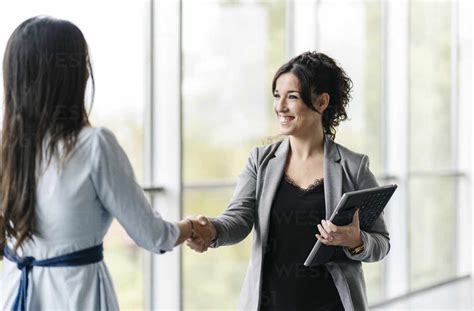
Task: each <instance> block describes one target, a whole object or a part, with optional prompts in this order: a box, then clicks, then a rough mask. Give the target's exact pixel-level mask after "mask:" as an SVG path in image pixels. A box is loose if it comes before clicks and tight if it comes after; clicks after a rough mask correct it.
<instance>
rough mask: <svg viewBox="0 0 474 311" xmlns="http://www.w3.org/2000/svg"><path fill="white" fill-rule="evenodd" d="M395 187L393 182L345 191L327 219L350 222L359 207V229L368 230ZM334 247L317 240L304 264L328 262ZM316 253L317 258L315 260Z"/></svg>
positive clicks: (343, 224)
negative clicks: (391, 183)
mask: <svg viewBox="0 0 474 311" xmlns="http://www.w3.org/2000/svg"><path fill="white" fill-rule="evenodd" d="M396 189H397V185H395V184H393V185H387V186H382V187H375V188H369V189H363V190H357V191H351V192H346V193H344V195H343V196H342V198H341V200H340V201H339V203H338V204H337V206H336V209H335V210H334V212H333V213H332V215H331V217H330V218H329V220H330V221H331V222H332V223H333V224H335V225H337V226H345V225H348V224H350V223H351V222H352V217H353V216H354V213H355V211H356V210H357V208H360V210H359V225H360V229H361V230H363V231H367V232H370V228H371V227H372V226H373V224H374V223H375V221H376V220H377V218H378V217H379V215H380V214H381V213H382V211H383V209H384V208H385V206H386V205H387V203H388V201H389V200H390V198H391V197H392V195H393V193H394V192H395V190H396ZM334 248H335V247H334V246H328V245H324V244H322V243H321V242H320V241H319V240H317V241H316V243H315V244H314V246H313V249H312V250H311V252H310V253H309V255H308V257H307V258H306V261H305V262H304V265H305V266H310V265H311V264H323V263H325V262H328V261H329V260H330V257H331V256H332V254H333V252H334ZM316 254H317V255H318V258H316V260H315V256H316Z"/></svg>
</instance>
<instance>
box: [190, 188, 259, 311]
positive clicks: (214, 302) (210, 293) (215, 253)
mask: <svg viewBox="0 0 474 311" xmlns="http://www.w3.org/2000/svg"><path fill="white" fill-rule="evenodd" d="M232 192H233V189H214V190H203V191H193V190H187V191H185V192H184V214H185V215H199V214H203V215H216V214H219V213H220V212H221V211H222V210H224V208H225V207H226V206H227V203H228V201H229V198H230V197H231V196H232ZM250 239H251V237H250V235H249V236H248V237H247V238H246V239H245V240H244V241H243V242H241V243H239V244H237V245H234V246H232V247H221V248H219V249H210V250H208V251H207V252H206V253H203V254H200V253H196V252H194V251H193V250H191V249H189V248H188V247H183V283H182V284H183V307H184V310H209V309H213V310H235V309H236V308H237V302H238V298H239V294H240V289H241V287H242V283H243V281H244V276H245V272H246V269H247V265H248V259H249V257H250ZM209 297H212V299H209Z"/></svg>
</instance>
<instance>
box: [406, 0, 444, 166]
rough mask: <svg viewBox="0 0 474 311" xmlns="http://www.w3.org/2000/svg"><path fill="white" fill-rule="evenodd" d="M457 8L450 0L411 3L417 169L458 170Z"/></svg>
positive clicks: (412, 137) (413, 146) (412, 144)
mask: <svg viewBox="0 0 474 311" xmlns="http://www.w3.org/2000/svg"><path fill="white" fill-rule="evenodd" d="M451 5H452V4H451V2H448V1H426V2H425V1H413V2H411V4H410V42H409V44H410V45H409V46H410V91H409V93H410V116H411V118H410V169H411V170H417V171H419V170H433V169H435V170H436V169H450V168H453V163H452V157H453V155H452V140H451V137H452V135H453V133H452V130H451V126H452V124H451V118H452V114H451V109H452V107H451V105H452V103H451ZM420 155H423V156H420Z"/></svg>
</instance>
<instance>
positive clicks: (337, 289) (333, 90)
mask: <svg viewBox="0 0 474 311" xmlns="http://www.w3.org/2000/svg"><path fill="white" fill-rule="evenodd" d="M351 88H352V81H351V80H350V78H349V77H348V76H347V75H346V73H345V72H344V70H343V69H342V68H340V67H339V66H338V65H337V64H336V62H335V61H334V60H333V59H332V58H330V57H328V56H326V55H325V54H322V53H316V52H306V53H303V54H301V55H299V56H297V57H295V58H293V59H291V60H290V61H289V62H288V63H286V64H284V65H283V66H282V67H281V68H280V69H278V71H277V72H276V74H275V76H274V78H273V83H272V92H273V96H274V110H275V113H276V115H277V119H278V121H279V124H280V131H281V134H284V135H287V138H285V139H284V140H282V141H279V142H276V143H273V144H271V145H267V146H263V147H256V148H254V149H253V150H252V151H251V153H250V157H249V159H248V162H247V165H246V167H245V168H244V170H243V172H242V173H241V175H240V176H239V180H238V183H237V186H236V189H235V192H234V195H233V197H232V199H231V202H230V204H229V205H228V207H227V209H226V210H225V211H224V212H223V213H222V214H221V215H220V216H218V217H217V218H214V219H209V220H208V219H207V218H206V217H205V216H200V217H199V218H198V220H199V221H201V222H203V223H206V224H207V225H208V226H209V227H210V228H211V230H212V231H211V232H212V234H211V235H208V236H202V237H200V239H193V240H188V245H189V246H190V247H191V248H193V249H195V250H196V251H198V252H203V251H206V250H207V247H209V246H211V247H219V246H222V245H231V244H235V243H238V242H240V241H242V240H243V239H244V238H245V237H246V236H247V235H248V234H249V233H250V231H251V230H252V228H254V235H253V242H252V254H251V259H250V263H249V267H248V270H247V274H246V276H245V280H244V284H243V288H242V292H241V297H240V303H239V310H344V309H345V310H367V309H368V306H367V297H366V296H367V295H366V289H365V281H364V276H363V272H362V267H361V261H364V262H373V261H379V260H382V259H383V258H384V257H385V256H386V255H387V253H388V251H389V249H390V244H389V234H388V232H387V229H386V227H385V223H384V220H383V217H382V215H381V216H380V217H379V218H378V219H377V221H376V222H375V224H374V226H373V227H372V229H371V230H370V232H365V231H362V230H360V228H359V218H358V217H359V216H358V212H356V213H355V214H354V217H353V219H352V223H351V224H349V225H347V226H336V225H334V224H332V223H331V222H329V221H325V219H327V218H329V216H330V215H331V214H332V211H333V210H334V208H335V207H336V205H337V203H338V202H339V200H340V198H341V197H342V194H343V193H344V192H347V191H353V190H360V189H365V188H371V187H376V186H377V182H376V180H375V177H374V176H373V174H372V173H371V171H370V169H369V159H368V157H367V156H366V155H363V154H358V153H355V152H353V151H350V150H349V149H347V148H345V147H343V146H341V145H339V144H337V143H336V142H334V139H335V136H336V128H337V126H338V125H339V123H340V121H343V120H345V119H346V118H347V113H346V107H347V104H348V102H349V99H350V91H351ZM315 233H317V234H316V237H317V238H318V239H319V240H320V241H321V242H322V243H323V244H325V245H331V246H335V247H331V250H332V251H333V253H332V255H331V257H329V258H328V259H327V260H326V261H325V262H324V264H321V265H316V266H311V267H305V266H303V263H304V261H305V259H306V256H307V255H308V253H309V251H310V250H311V248H312V247H313V245H314V242H315V238H314V236H315Z"/></svg>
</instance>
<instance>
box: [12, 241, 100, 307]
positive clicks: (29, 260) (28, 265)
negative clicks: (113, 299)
mask: <svg viewBox="0 0 474 311" xmlns="http://www.w3.org/2000/svg"><path fill="white" fill-rule="evenodd" d="M103 252H104V247H103V246H102V243H101V244H99V245H97V246H93V247H90V248H86V249H83V250H80V251H77V252H74V253H69V254H66V255H61V256H57V257H54V258H50V259H44V260H36V259H35V258H33V257H30V256H26V257H18V256H16V255H14V254H13V253H12V251H11V249H10V248H9V247H8V246H6V247H5V249H4V251H3V256H5V258H7V259H8V260H10V261H12V262H15V263H16V266H17V268H18V269H19V270H21V279H20V287H19V288H18V293H17V295H16V298H15V303H14V304H13V307H12V311H24V310H26V298H27V295H28V293H27V291H28V273H29V272H30V271H31V269H33V267H35V266H36V267H74V266H82V265H88V264H92V263H96V262H99V261H102V259H104V254H103Z"/></svg>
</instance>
